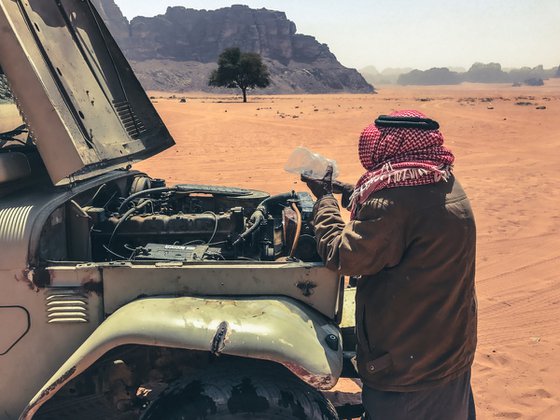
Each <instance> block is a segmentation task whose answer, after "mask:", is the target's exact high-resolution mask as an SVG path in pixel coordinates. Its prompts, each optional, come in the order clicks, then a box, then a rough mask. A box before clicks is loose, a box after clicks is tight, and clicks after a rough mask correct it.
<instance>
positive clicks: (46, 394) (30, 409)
mask: <svg viewBox="0 0 560 420" xmlns="http://www.w3.org/2000/svg"><path fill="white" fill-rule="evenodd" d="M74 372H76V366H73V367H72V368H70V369H68V370H67V371H66V372H64V373H63V374H62V375H61V376H60V377H59V378H58V379H56V380H55V381H54V382H53V383H52V384H51V385H49V387H48V388H45V389H44V390H43V391H42V392H41V394H40V395H39V397H38V398H37V400H36V401H35V402H34V403H33V404H31V405H29V406H27V408H26V409H25V410H24V411H23V413H22V414H21V417H20V419H21V420H27V419H31V418H32V417H33V415H34V414H35V411H36V410H35V408H39V407H40V406H41V405H42V404H43V402H44V400H48V399H49V398H50V395H51V394H52V393H53V392H54V391H56V390H57V389H58V388H60V387H62V385H64V384H65V383H66V382H67V381H68V379H69V378H70V377H71V376H72V375H74Z"/></svg>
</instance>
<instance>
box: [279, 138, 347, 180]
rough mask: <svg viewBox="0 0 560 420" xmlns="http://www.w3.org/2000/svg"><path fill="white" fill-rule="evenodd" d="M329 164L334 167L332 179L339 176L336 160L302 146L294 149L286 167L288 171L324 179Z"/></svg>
mask: <svg viewBox="0 0 560 420" xmlns="http://www.w3.org/2000/svg"><path fill="white" fill-rule="evenodd" d="M329 165H331V166H332V167H333V174H332V179H335V178H336V177H337V176H338V168H337V166H336V161H335V160H332V159H327V158H326V157H324V156H321V155H320V154H319V153H314V152H312V151H311V150H309V149H307V148H305V147H302V146H300V147H296V148H295V149H294V151H293V152H292V154H291V155H290V157H289V158H288V162H287V163H286V166H284V169H285V170H286V171H287V172H291V173H294V174H300V175H305V176H307V177H309V178H315V179H323V178H324V177H325V174H326V173H327V168H328V166H329Z"/></svg>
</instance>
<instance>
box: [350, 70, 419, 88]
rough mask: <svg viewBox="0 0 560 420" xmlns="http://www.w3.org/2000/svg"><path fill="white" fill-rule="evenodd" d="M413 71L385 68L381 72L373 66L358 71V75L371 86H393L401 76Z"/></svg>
mask: <svg viewBox="0 0 560 420" xmlns="http://www.w3.org/2000/svg"><path fill="white" fill-rule="evenodd" d="M412 70H413V69H412V68H410V67H406V68H386V69H384V70H383V71H381V72H380V71H378V70H377V69H376V68H375V67H374V66H367V67H364V68H363V69H360V73H362V76H364V78H365V79H366V81H367V82H368V83H371V84H372V85H374V86H375V85H394V84H396V83H397V80H398V78H399V76H400V75H401V74H404V73H409V72H410V71H412Z"/></svg>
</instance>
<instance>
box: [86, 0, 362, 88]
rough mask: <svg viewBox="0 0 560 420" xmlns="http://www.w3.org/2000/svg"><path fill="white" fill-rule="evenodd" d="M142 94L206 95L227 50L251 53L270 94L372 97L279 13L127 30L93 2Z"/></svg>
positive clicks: (186, 15) (176, 11) (181, 14)
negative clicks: (259, 60)
mask: <svg viewBox="0 0 560 420" xmlns="http://www.w3.org/2000/svg"><path fill="white" fill-rule="evenodd" d="M94 4H95V5H96V7H97V8H98V10H99V12H100V14H101V16H102V18H103V19H104V20H105V21H106V22H107V25H108V27H109V29H110V30H111V32H112V33H113V35H114V37H115V39H116V40H117V42H118V43H119V45H120V46H121V47H122V49H123V51H124V53H125V55H126V56H127V58H128V59H129V60H130V61H131V64H132V66H133V67H134V69H135V71H136V72H137V75H138V77H139V79H140V81H141V82H142V84H143V85H144V87H145V88H146V89H159V90H172V91H186V90H202V91H210V90H215V88H209V87H208V86H207V81H208V75H209V73H210V71H211V70H212V69H213V68H215V67H216V60H217V58H218V56H219V54H220V53H221V52H222V51H223V50H224V49H225V48H228V47H239V48H240V49H241V50H242V51H246V52H257V53H259V54H260V55H261V56H262V57H263V58H264V60H265V62H266V64H267V66H268V68H269V71H270V73H271V75H272V85H271V87H270V88H268V89H266V90H265V92H269V93H327V92H360V93H366V92H372V91H373V87H372V86H371V85H369V84H368V83H367V82H366V81H365V79H364V78H363V77H362V76H361V75H360V74H359V73H358V72H357V71H356V70H354V69H349V68H346V67H344V66H342V65H341V64H340V63H339V62H338V60H337V59H336V57H335V56H334V55H333V54H332V53H331V52H330V50H329V47H328V46H327V45H326V44H321V43H319V42H318V41H317V40H316V39H315V38H314V37H312V36H308V35H302V34H297V33H296V25H295V23H294V22H292V21H290V20H288V19H287V18H286V15H285V13H283V12H276V11H271V10H267V9H258V10H255V9H250V8H249V7H247V6H240V5H237V6H232V7H227V8H223V9H218V10H194V9H186V8H184V7H169V8H168V9H167V11H166V13H165V14H163V15H158V16H155V17H136V18H134V19H132V21H131V22H128V21H127V19H126V18H125V17H124V16H123V15H122V13H121V11H120V10H119V9H118V6H116V5H115V3H114V1H113V0H94Z"/></svg>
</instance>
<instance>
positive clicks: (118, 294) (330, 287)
mask: <svg viewBox="0 0 560 420" xmlns="http://www.w3.org/2000/svg"><path fill="white" fill-rule="evenodd" d="M98 266H99V267H100V268H101V269H102V271H103V290H104V302H105V311H106V312H107V313H112V312H114V311H116V310H117V309H118V308H119V307H121V306H122V305H124V304H126V303H128V302H130V301H132V300H134V299H136V298H137V297H138V296H156V295H174V296H177V295H180V296H185V295H187V296H249V295H259V296H271V295H279V296H288V297H292V298H294V299H297V300H299V301H300V302H302V303H305V304H306V305H309V306H311V307H312V308H314V309H315V310H317V311H319V312H321V313H322V314H323V315H325V316H327V317H329V318H331V319H334V318H335V316H336V310H337V302H338V293H339V284H340V278H339V276H338V274H337V273H336V272H334V271H331V270H328V269H327V268H325V267H324V266H323V265H322V264H317V263H303V262H301V263H299V262H289V263H284V262H282V263H279V262H260V263H242V264H240V263H236V262H224V263H216V262H215V261H214V262H208V263H185V264H182V263H160V264H153V265H147V264H146V265H141V264H132V263H116V264H99V265H98Z"/></svg>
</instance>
